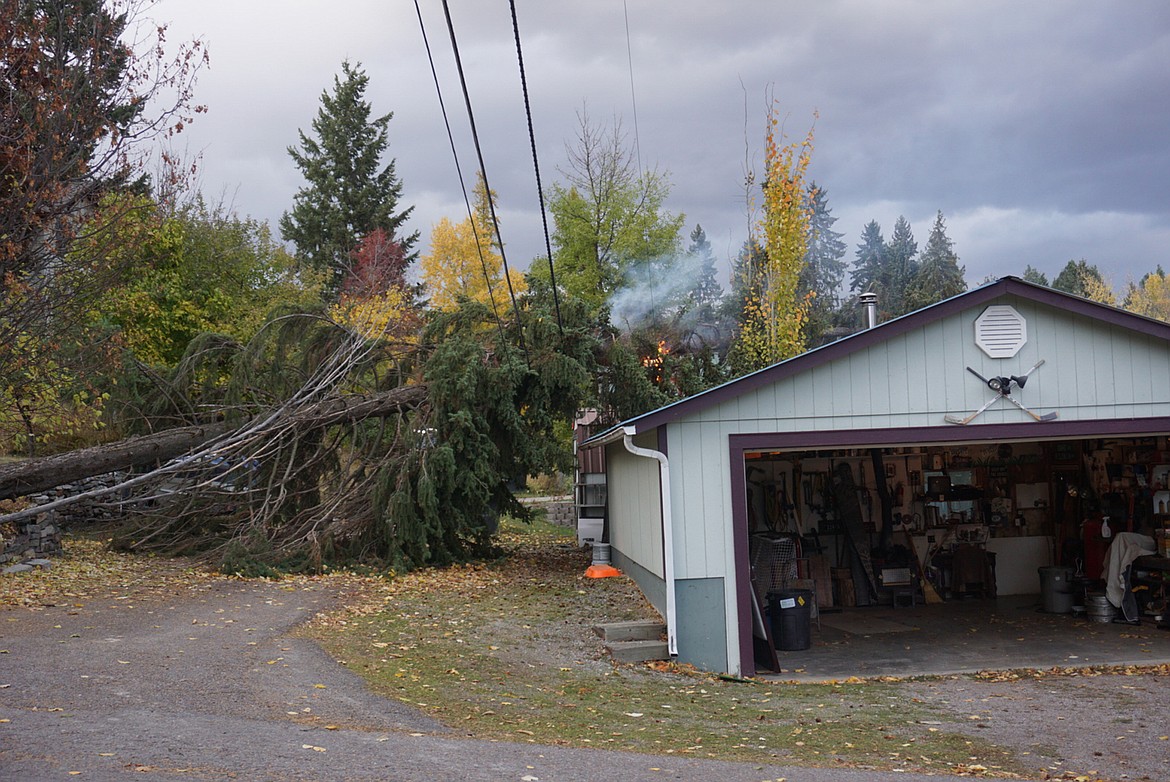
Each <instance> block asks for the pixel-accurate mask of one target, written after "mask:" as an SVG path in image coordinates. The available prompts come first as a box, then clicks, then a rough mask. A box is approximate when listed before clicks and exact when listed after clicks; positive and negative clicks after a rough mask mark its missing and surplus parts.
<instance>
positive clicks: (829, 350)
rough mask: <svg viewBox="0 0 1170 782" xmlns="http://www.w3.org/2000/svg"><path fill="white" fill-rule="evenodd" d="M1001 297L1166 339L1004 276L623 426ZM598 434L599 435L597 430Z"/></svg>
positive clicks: (1154, 329) (654, 419) (657, 419)
mask: <svg viewBox="0 0 1170 782" xmlns="http://www.w3.org/2000/svg"><path fill="white" fill-rule="evenodd" d="M1005 296H1016V297H1018V298H1020V299H1023V300H1026V301H1033V302H1037V303H1039V304H1043V305H1046V306H1050V307H1054V308H1056V309H1060V310H1062V311H1065V312H1071V313H1074V314H1077V315H1083V316H1085V317H1088V318H1092V319H1094V320H1097V321H1101V322H1104V323H1109V324H1111V325H1114V326H1119V327H1122V328H1126V329H1129V330H1131V331H1136V332H1139V333H1142V334H1146V335H1149V336H1153V337H1157V338H1159V339H1164V340H1167V341H1170V324H1167V323H1163V322H1162V321H1159V320H1154V319H1152V318H1147V317H1144V316H1142V315H1135V314H1134V313H1132V312H1126V311H1125V310H1121V309H1117V308H1115V307H1110V306H1107V305H1105V304H1099V303H1097V302H1095V301H1090V300H1088V299H1082V298H1080V297H1079V296H1073V295H1071V294H1068V293H1064V292H1062V291H1058V290H1054V289H1052V288H1048V287H1045V286H1042V285H1035V284H1033V283H1030V282H1025V281H1024V280H1021V279H1019V278H1017V277H1004V278H1002V279H1000V280H996V281H995V282H992V283H988V284H987V285H983V286H981V287H979V288H975V289H974V290H970V291H967V292H966V293H961V294H959V295H958V296H953V297H951V298H949V299H946V300H944V301H940V302H939V303H937V304H933V305H931V306H929V307H924V308H922V309H920V310H917V311H915V312H912V313H910V314H908V315H903V316H902V317H900V318H895V319H894V320H890V321H886V322H885V323H882V324H879V325H877V326H875V327H874V328H872V329H866V330H864V331H859V332H857V333H856V334H853V335H851V336H848V337H844V338H842V339H839V340H837V341H836V342H832V343H830V344H828V345H825V346H823V347H820V348H816V349H815V350H810V351H808V352H807V353H802V354H800V355H799V356H795V357H794V358H790V359H788V360H786V361H782V362H780V363H779V364H773V365H772V366H770V367H767V368H765V369H761V370H759V371H758V372H754V373H752V374H750V375H744V376H743V377H741V378H737V379H735V380H732V381H729V382H727V383H724V384H723V385H721V386H716V387H715V388H712V389H711V390H709V391H704V392H703V393H700V394H696V395H694V396H691V397H687V398H686V399H682V400H679V401H678V402H675V403H674V404H671V405H667V406H666V407H662V408H659V409H658V410H653V411H651V412H649V413H645V414H644V415H642V416H639V417H637V418H632V419H630V420H629V421H626V422H624V424H623V425H627V426H628V425H633V426H634V427H635V428H636V430H637V431H638V432H639V433H641V432H646V431H649V430H650V429H653V428H654V427H656V426H662V425H663V424H667V423H670V422H672V421H676V420H678V419H680V418H682V417H684V416H689V415H693V414H695V413H697V412H700V411H702V410H705V409H707V408H709V407H711V406H713V405H717V404H719V403H721V402H726V401H728V400H730V399H734V398H736V397H738V396H740V395H742V394H745V393H747V392H749V391H752V390H754V389H756V388H759V387H760V386H764V385H768V384H770V383H775V382H777V381H778V380H782V379H784V378H786V377H790V376H792V375H795V374H797V373H800V372H807V371H808V370H810V369H812V368H814V367H817V366H820V365H821V364H826V363H828V362H830V361H834V360H836V359H839V358H841V357H843V356H847V355H849V354H851V353H854V352H856V351H858V350H864V349H866V348H868V347H871V346H873V345H875V344H877V343H880V342H884V341H886V340H889V339H892V338H893V337H896V336H898V335H899V334H903V333H905V332H907V331H910V330H912V329H917V328H920V327H922V326H923V325H926V324H928V323H932V322H934V321H937V320H941V319H943V318H946V317H949V316H951V315H954V314H957V313H959V312H962V311H964V310H968V309H971V308H972V307H978V306H980V305H982V304H986V303H988V302H991V301H994V300H997V299H1002V298H1003V297H1005ZM597 436H598V437H600V435H597Z"/></svg>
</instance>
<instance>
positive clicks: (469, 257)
mask: <svg viewBox="0 0 1170 782" xmlns="http://www.w3.org/2000/svg"><path fill="white" fill-rule="evenodd" d="M495 197H496V196H495V193H492V199H493V201H494V200H495ZM498 246H499V240H498V237H497V236H496V232H495V229H494V228H493V226H492V215H491V205H490V204H489V203H488V191H487V186H486V185H485V184H484V180H483V175H482V174H481V175H480V176H479V177H478V178H477V179H476V184H475V203H474V204H473V206H472V217H470V218H465V219H463V220H462V221H461V222H459V223H452V222H451V221H450V220H449V219H447V218H446V217H444V218H443V219H442V220H440V221H439V222H438V224H437V225H436V226H435V227H434V228H433V229H432V231H431V249H430V252H428V253H425V254H424V255H422V257H421V262H422V279H423V284H424V285H425V286H426V290H427V296H428V299H429V302H430V306H431V307H432V308H434V309H439V310H451V309H454V308H455V307H456V305H457V303H458V301H459V299H460V298H461V297H465V298H468V299H473V300H475V301H479V302H482V303H483V304H486V305H487V306H489V307H492V308H493V310H495V311H496V312H502V311H507V309H508V308H509V307H510V296H509V293H508V285H507V283H506V281H505V280H504V272H503V267H504V259H503V257H502V256H501V255H500V253H499V252H497V250H496V248H497V247H498ZM509 272H510V273H509V275H508V277H509V279H510V280H511V281H512V290H513V291H514V292H515V293H517V294H519V293H520V292H521V291H522V290H523V289H524V276H523V275H522V274H520V273H518V272H516V271H514V270H509Z"/></svg>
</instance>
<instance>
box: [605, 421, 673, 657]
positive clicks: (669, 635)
mask: <svg viewBox="0 0 1170 782" xmlns="http://www.w3.org/2000/svg"><path fill="white" fill-rule="evenodd" d="M633 435H634V427H632V426H627V427H625V429H624V430H623V437H622V443H623V444H624V445H625V446H626V450H627V451H629V452H630V453H632V454H633V455H634V456H644V457H646V458H648V459H657V460H658V474H659V476H660V478H661V482H662V576H663V578H664V579H665V581H666V648H667V651H669V652H670V656H671V657H677V656H678V616H677V609H676V607H675V595H674V525H673V524H672V521H671V513H670V463H669V462H668V461H667V460H666V454H664V453H662V452H661V451H653V450H651V449H649V448H639V447H638V446H636V445H634V440H633ZM614 439H616V438H614ZM606 440H609V438H606Z"/></svg>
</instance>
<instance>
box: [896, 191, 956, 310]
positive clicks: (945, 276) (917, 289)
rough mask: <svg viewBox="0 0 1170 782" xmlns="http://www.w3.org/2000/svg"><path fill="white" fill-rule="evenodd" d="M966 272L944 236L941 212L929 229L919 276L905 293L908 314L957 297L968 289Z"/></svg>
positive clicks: (919, 265)
mask: <svg viewBox="0 0 1170 782" xmlns="http://www.w3.org/2000/svg"><path fill="white" fill-rule="evenodd" d="M965 271H966V269H965V268H964V267H962V266H960V265H959V256H958V255H956V254H955V247H954V242H952V241H951V239H950V237H949V236H947V225H946V221H945V220H944V219H943V213H942V212H941V211H940V212H939V213H938V216H936V217H935V219H934V227H933V228H931V229H930V238H928V239H927V240H926V248H925V249H924V250H923V251H922V256H921V257H920V258H919V262H918V273H917V274H916V275H915V276H914V281H913V282H912V283H911V285H910V289H909V291H908V292H907V300H906V304H907V307H908V309H907V311H908V312H909V311H913V310H916V309H920V308H922V307H925V306H928V305H930V304H934V303H935V302H938V301H942V300H943V299H949V298H950V297H951V296H957V295H958V294H960V293H962V292H963V291H965V290H967V282H966V280H964V279H963V273H964V272H965Z"/></svg>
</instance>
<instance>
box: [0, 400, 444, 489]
mask: <svg viewBox="0 0 1170 782" xmlns="http://www.w3.org/2000/svg"><path fill="white" fill-rule="evenodd" d="M426 396H427V388H426V386H424V385H417V386H402V387H400V388H395V389H393V390H392V391H387V392H384V393H381V394H369V395H349V396H344V397H334V398H331V399H326V400H324V401H322V402H318V403H316V404H314V405H310V406H308V407H306V408H304V409H302V410H298V411H296V412H295V413H293V415H292V416H291V418H290V419H289V423H292V424H294V425H295V426H296V427H297V428H298V429H301V430H303V431H307V430H310V429H317V428H322V427H326V426H333V425H336V424H342V423H347V422H351V421H360V420H362V419H363V418H376V417H380V416H387V415H392V414H394V413H397V412H401V411H402V410H409V409H412V408H414V407H417V406H418V405H419V404H420V403H422V401H423V400H424V399H426ZM245 426H246V424H245ZM235 428H237V427H236V426H234V425H232V424H228V423H215V424H207V425H203V426H183V427H179V428H175V429H167V430H166V431H163V432H157V433H155V434H148V435H141V436H139V437H130V438H127V439H125V440H119V441H117V442H114V443H108V444H106V445H96V446H93V447H92V448H84V449H81V450H79V451H69V452H68V453H62V454H56V455H55V456H46V457H42V458H40V459H27V460H25V461H22V462H16V463H14V464H8V465H3V466H0V500H7V499H11V498H13V497H23V496H25V495H28V494H34V493H36V492H41V491H47V490H49V489H52V488H53V487H55V486H60V485H61V484H63V483H69V482H70V481H77V480H81V479H82V478H88V477H90V476H93V475H102V474H104V473H107V472H112V471H114V470H124V469H129V468H132V467H147V466H157V465H159V464H162V463H163V462H166V461H168V460H170V459H173V458H175V457H176V456H181V455H182V454H184V453H186V452H187V451H190V450H191V449H193V448H196V447H198V446H200V445H202V444H204V443H206V442H208V441H209V440H212V439H214V438H216V437H219V436H220V435H224V434H227V433H228V432H231V431H233V429H235ZM241 428H242V427H241Z"/></svg>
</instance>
